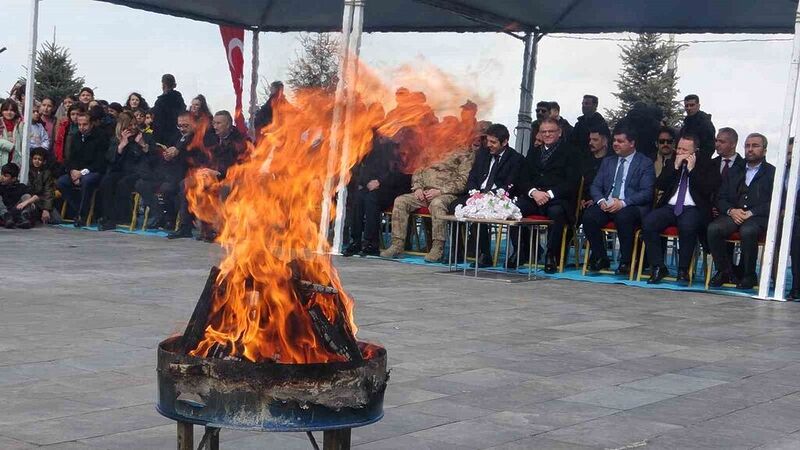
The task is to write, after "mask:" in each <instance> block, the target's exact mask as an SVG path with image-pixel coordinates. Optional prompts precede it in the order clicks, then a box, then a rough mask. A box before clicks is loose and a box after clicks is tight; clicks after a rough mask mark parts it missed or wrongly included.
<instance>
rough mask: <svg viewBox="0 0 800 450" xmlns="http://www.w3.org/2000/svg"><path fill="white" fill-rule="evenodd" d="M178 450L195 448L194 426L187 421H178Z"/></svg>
mask: <svg viewBox="0 0 800 450" xmlns="http://www.w3.org/2000/svg"><path fill="white" fill-rule="evenodd" d="M178 450H194V427H193V426H192V424H190V423H187V422H178Z"/></svg>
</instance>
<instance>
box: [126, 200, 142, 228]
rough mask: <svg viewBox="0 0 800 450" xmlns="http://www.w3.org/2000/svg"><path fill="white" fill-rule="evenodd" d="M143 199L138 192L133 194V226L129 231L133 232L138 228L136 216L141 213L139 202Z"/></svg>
mask: <svg viewBox="0 0 800 450" xmlns="http://www.w3.org/2000/svg"><path fill="white" fill-rule="evenodd" d="M141 198H142V196H141V195H139V193H138V192H136V193H134V194H133V211H132V212H131V224H130V226H129V227H128V231H133V230H134V229H135V228H136V215H137V213H138V212H139V201H140V200H141Z"/></svg>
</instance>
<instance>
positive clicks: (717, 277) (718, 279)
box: [708, 270, 733, 288]
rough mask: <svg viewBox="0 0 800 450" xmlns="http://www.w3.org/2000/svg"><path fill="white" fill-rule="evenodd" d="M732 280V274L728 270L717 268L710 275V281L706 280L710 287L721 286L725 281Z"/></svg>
mask: <svg viewBox="0 0 800 450" xmlns="http://www.w3.org/2000/svg"><path fill="white" fill-rule="evenodd" d="M731 281H733V275H732V274H731V273H730V272H727V271H722V270H719V271H717V273H715V274H714V276H713V277H711V281H709V282H708V285H709V286H711V287H715V288H718V287H721V286H722V285H723V284H725V283H730V282H731Z"/></svg>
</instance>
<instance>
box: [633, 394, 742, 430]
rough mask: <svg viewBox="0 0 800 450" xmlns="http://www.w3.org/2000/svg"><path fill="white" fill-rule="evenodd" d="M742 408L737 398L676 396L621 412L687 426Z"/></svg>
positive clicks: (640, 417) (645, 418)
mask: <svg viewBox="0 0 800 450" xmlns="http://www.w3.org/2000/svg"><path fill="white" fill-rule="evenodd" d="M742 408H744V406H743V405H742V403H741V402H740V401H737V400H728V399H716V400H694V399H691V398H687V397H674V398H668V399H666V400H662V401H660V402H656V403H651V404H649V405H644V406H639V407H637V408H633V409H629V410H626V411H623V412H621V413H619V414H620V415H621V416H626V417H632V418H636V419H643V420H653V421H658V422H664V423H671V424H674V425H683V426H686V425H692V424H696V423H700V422H704V421H706V420H709V419H713V418H715V417H720V416H724V415H726V414H729V413H732V412H734V411H738V410H740V409H742Z"/></svg>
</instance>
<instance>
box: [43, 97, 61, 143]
mask: <svg viewBox="0 0 800 450" xmlns="http://www.w3.org/2000/svg"><path fill="white" fill-rule="evenodd" d="M55 112H56V102H55V100H53V99H52V98H51V97H45V98H43V99H42V102H41V103H40V104H39V117H40V118H41V120H42V124H43V125H44V129H45V130H47V136H48V137H49V138H50V142H53V139H54V137H55V134H54V133H55V130H56V122H57V120H56V117H55Z"/></svg>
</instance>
